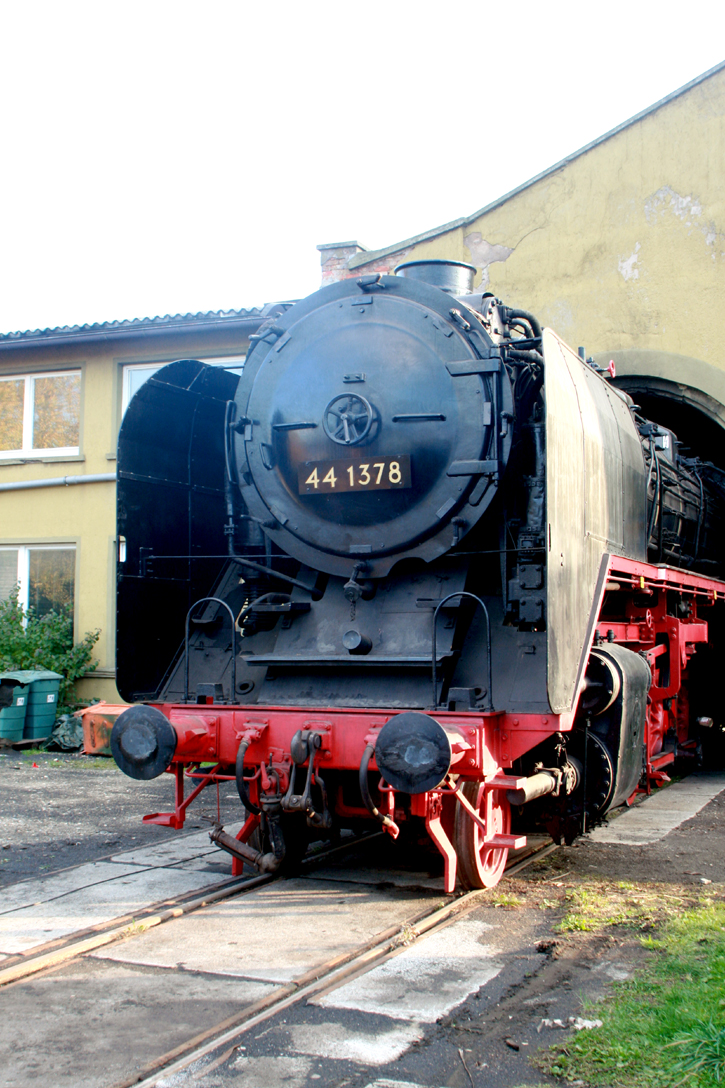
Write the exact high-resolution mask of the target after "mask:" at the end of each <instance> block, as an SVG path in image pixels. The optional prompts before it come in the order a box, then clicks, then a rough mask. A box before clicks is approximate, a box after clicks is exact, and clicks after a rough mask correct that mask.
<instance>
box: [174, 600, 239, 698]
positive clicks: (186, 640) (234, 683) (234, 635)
mask: <svg viewBox="0 0 725 1088" xmlns="http://www.w3.org/2000/svg"><path fill="white" fill-rule="evenodd" d="M205 601H214V602H215V603H216V604H221V605H223V606H224V608H226V610H227V612H228V613H229V618H230V620H231V621H232V690H231V691H230V692H229V702H230V703H233V702H234V699H235V697H236V694H237V628H236V624H235V622H234V613H233V612H232V610H231V608H230V607H229V605H228V604H227V602H226V601H222V600H221V598H220V597H200V598H199V600H198V601H194V603H193V605H192V606H191V608H190V609H189V611H188V612H187V613H186V623H185V626H184V702H185V703H188V702H189V619H190V618H191V613H192V612H193V611H194V609H195V608H196V606H197V605H198V604H204V603H205Z"/></svg>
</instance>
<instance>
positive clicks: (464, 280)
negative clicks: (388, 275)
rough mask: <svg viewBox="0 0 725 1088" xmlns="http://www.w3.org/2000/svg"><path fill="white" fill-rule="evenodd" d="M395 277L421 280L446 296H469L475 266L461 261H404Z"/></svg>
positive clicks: (397, 269)
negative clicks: (443, 292)
mask: <svg viewBox="0 0 725 1088" xmlns="http://www.w3.org/2000/svg"><path fill="white" fill-rule="evenodd" d="M395 275H396V276H405V278H406V279H409V280H422V281H423V283H429V284H430V285H431V286H432V287H437V288H438V289H439V290H441V291H445V292H446V294H448V295H470V294H471V292H472V291H473V277H474V276H475V275H476V266H475V264H464V262H463V261H433V260H431V261H406V262H405V263H404V264H399V265H398V266H397V268H396V269H395Z"/></svg>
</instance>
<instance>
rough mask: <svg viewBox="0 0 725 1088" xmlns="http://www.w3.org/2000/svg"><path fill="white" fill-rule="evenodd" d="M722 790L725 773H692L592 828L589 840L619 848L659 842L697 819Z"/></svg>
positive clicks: (724, 785)
mask: <svg viewBox="0 0 725 1088" xmlns="http://www.w3.org/2000/svg"><path fill="white" fill-rule="evenodd" d="M723 790H725V774H707V773H700V774H691V775H689V776H688V777H687V778H685V779H683V781H682V782H674V783H673V784H672V785H671V786H666V787H665V788H663V789H661V790H658V791H657V792H656V793H653V794H652V795H651V796H650V797H648V798H646V800H644V801H642V802H641V803H640V804H638V805H634V806H633V807H632V808H630V809H627V810H626V811H624V812H622V813H621V814H619V815H617V816H616V817H615V818H614V819H612V820H611V821H610V822H608V823H606V824H602V826H601V827H597V828H595V829H594V831H591V832H590V833H589V840H590V841H591V842H595V843H612V844H620V845H622V846H644V845H646V844H647V843H652V842H659V841H660V840H661V839H664V838H665V836H666V835H669V833H670V832H671V831H674V829H675V828H676V827H679V826H680V824H682V823H684V822H685V820H690V819H692V817H693V816H696V815H697V813H698V812H699V811H700V810H701V809H703V808H704V807H705V805H707V804H709V802H710V801H712V800H713V798H715V797H717V796H718V794H720V793H722V792H723Z"/></svg>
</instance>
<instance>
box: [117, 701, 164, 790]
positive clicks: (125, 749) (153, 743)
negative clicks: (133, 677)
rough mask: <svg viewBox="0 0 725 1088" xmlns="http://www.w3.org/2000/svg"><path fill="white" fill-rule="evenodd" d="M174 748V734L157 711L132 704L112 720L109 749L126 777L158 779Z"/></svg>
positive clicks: (151, 707)
mask: <svg viewBox="0 0 725 1088" xmlns="http://www.w3.org/2000/svg"><path fill="white" fill-rule="evenodd" d="M175 751H176V733H175V732H174V729H173V728H172V726H171V725H170V724H169V720H168V718H165V717H164V715H163V714H162V713H161V711H160V710H157V709H156V707H153V706H132V707H129V708H128V710H124V712H123V713H122V714H119V716H118V718H117V719H116V721H115V723H114V726H113V729H112V730H111V752H112V754H113V758H114V759H115V761H116V763H117V764H118V766H119V767H120V768H121V770H122V771H123V773H124V774H127V775H128V776H129V777H130V778H137V779H140V780H147V779H150V778H158V776H159V775H160V774H163V772H164V771H165V770H166V768H167V767H168V765H169V763H170V762H171V760H172V759H173V757H174V752H175Z"/></svg>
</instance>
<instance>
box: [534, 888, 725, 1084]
mask: <svg viewBox="0 0 725 1088" xmlns="http://www.w3.org/2000/svg"><path fill="white" fill-rule="evenodd" d="M621 892H622V894H623V895H628V896H630V897H632V896H635V895H636V894H638V893H635V892H634V891H632V889H630V888H624V889H621ZM589 907H590V904H586V903H581V902H580V903H579V904H578V908H581V909H582V911H583V910H585V908H587V909H588V908H589ZM640 907H642V910H646V906H642V905H641V904H639V903H638V904H637V905H636V911H635V913H636V914H637V912H639V911H640ZM595 914H596V911H595ZM571 916H572V918H574V919H577V918H580V919H585V920H586V914H585V913H582V914H581V915H578V914H576V912H575V911H574V912H572V914H571ZM637 916H639V915H637ZM566 917H567V918H568V917H569V915H567V916H566ZM595 924H596V919H595ZM642 943H643V944H644V946H645V947H646V948H649V949H650V951H651V953H652V955H651V959H650V960H649V962H648V964H647V965H646V966H645V967H644V968H643V969H642V970H641V971H640V972H638V974H637V975H636V976H635V977H634V978H633V979H631V980H629V981H627V982H622V983H618V984H616V985H615V987H614V989H613V991H612V993H611V995H610V996H609V997H608V998H607V999H606V1000H605V1001H604V1002H602V1003H601V1004H598V1005H596V1007H595V1010H593V1009H592V1010H589V1011H590V1012H594V1011H595V1014H596V1016H597V1017H598V1018H599V1019H601V1020H603V1021H604V1024H603V1026H602V1027H601V1028H597V1029H594V1030H592V1031H583V1032H580V1033H579V1034H578V1035H577V1036H575V1037H574V1038H572V1039H570V1040H569V1041H567V1043H565V1044H563V1045H561V1044H559V1045H557V1046H554V1047H550V1048H549V1050H548V1051H544V1052H542V1053H541V1054H539V1055H537V1056H535V1057H534V1058H533V1060H534V1062H535V1063H536V1064H537V1065H538V1067H539V1068H540V1069H541V1070H542V1071H544V1072H546V1073H549V1074H553V1075H554V1076H558V1077H562V1078H564V1079H565V1080H566V1081H573V1080H583V1081H584V1082H585V1083H586V1084H587V1085H591V1086H592V1088H600V1086H602V1088H603V1086H606V1088H675V1085H686V1086H687V1088H712V1086H715V1085H722V1084H725V902H723V901H722V900H719V901H715V900H713V899H712V898H710V899H702V900H701V901H700V903H699V904H698V905H697V906H695V907H690V908H689V909H687V910H685V911H683V912H681V913H677V912H675V911H672V912H670V913H669V915H668V916H667V917H666V920H665V921H664V923H663V926H662V929H661V931H660V933H659V934H658V936H657V938H653V937H645V938H643V940H642ZM585 1015H586V1012H585Z"/></svg>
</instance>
